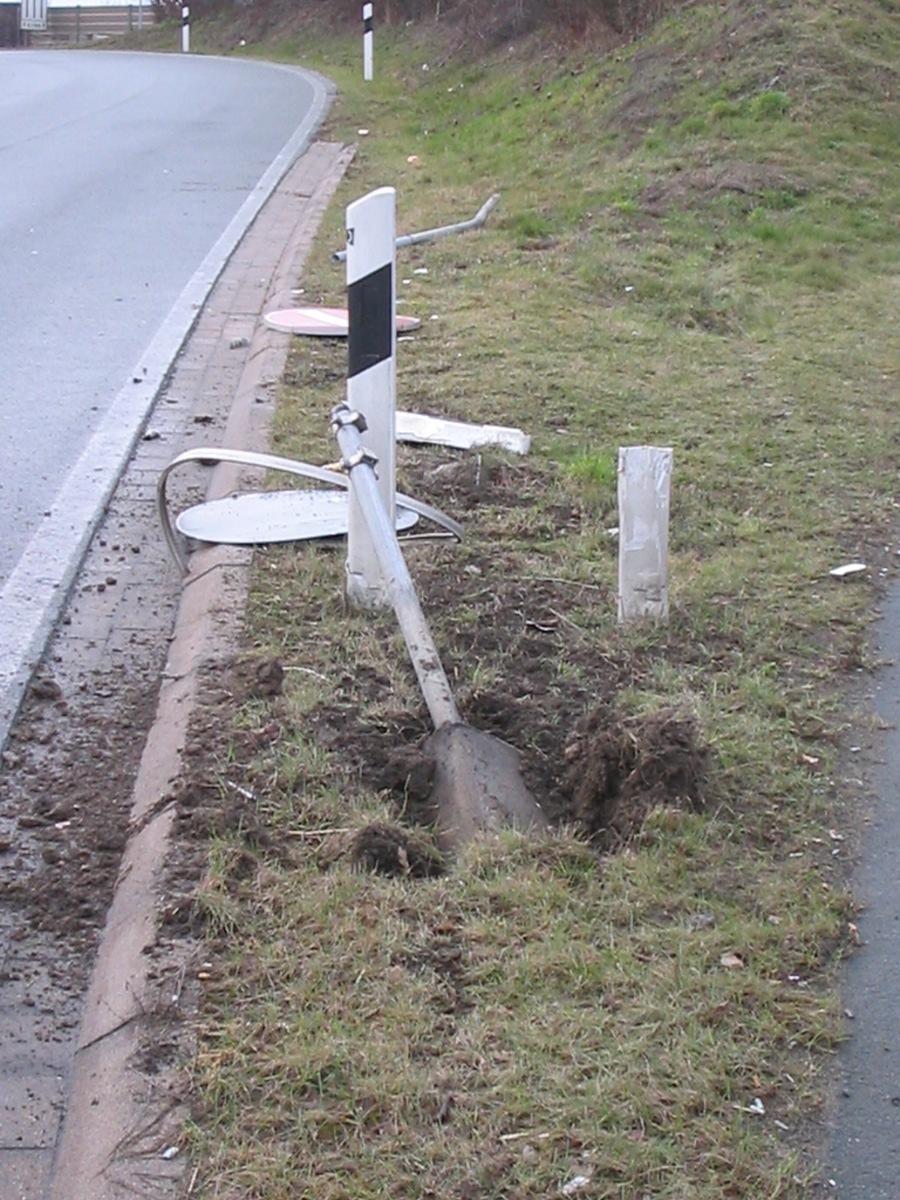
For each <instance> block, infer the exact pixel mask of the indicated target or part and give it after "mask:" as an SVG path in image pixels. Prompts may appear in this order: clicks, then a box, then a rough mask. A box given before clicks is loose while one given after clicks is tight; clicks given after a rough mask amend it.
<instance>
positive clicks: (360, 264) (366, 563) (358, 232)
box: [347, 187, 397, 608]
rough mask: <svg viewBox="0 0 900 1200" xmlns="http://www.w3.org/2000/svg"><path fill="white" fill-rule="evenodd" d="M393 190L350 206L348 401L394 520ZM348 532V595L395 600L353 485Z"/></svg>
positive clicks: (383, 602) (378, 603)
mask: <svg viewBox="0 0 900 1200" xmlns="http://www.w3.org/2000/svg"><path fill="white" fill-rule="evenodd" d="M395 214H396V193H395V191H394V189H393V188H390V187H383V188H377V189H376V190H375V191H374V192H369V194H368V195H367V196H363V197H362V199H360V200H355V201H354V202H353V203H352V204H351V205H349V206H348V208H347V308H348V316H349V331H348V338H347V347H348V349H347V403H348V405H349V406H350V408H351V409H352V410H353V411H355V412H359V413H361V414H362V415H363V417H365V423H366V433H365V437H364V439H363V441H364V443H365V447H366V450H367V451H370V452H371V453H372V454H373V455H374V457H375V458H376V460H377V465H376V471H377V474H378V490H379V493H380V495H381V498H382V500H383V502H384V506H385V511H386V512H387V513H388V515H389V517H390V520H391V521H392V522H394V524H396V511H397V506H396V459H397V454H396V446H397V422H396V413H395V410H396V390H397V370H396V363H395V357H394V356H395V354H396V346H397V338H396V316H395V307H396V305H395V295H396V286H395V269H394V262H395V258H396V247H395V226H396V215H395ZM349 506H350V511H349V525H348V531H347V599H348V600H349V601H350V603H351V604H356V605H358V606H362V607H367V608H384V607H387V605H388V604H389V603H390V600H389V597H388V594H387V592H386V590H385V588H384V585H383V582H382V575H381V568H380V567H379V565H378V557H377V555H376V553H375V550H374V548H373V547H372V544H371V539H370V537H369V534H368V532H367V526H366V521H365V519H364V517H363V515H362V512H361V510H360V508H359V501H358V499H357V497H356V496H355V495H354V490H353V486H352V478H351V487H350V497H349Z"/></svg>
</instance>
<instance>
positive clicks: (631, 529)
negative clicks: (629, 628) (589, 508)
mask: <svg viewBox="0 0 900 1200" xmlns="http://www.w3.org/2000/svg"><path fill="white" fill-rule="evenodd" d="M671 483H672V451H671V450H669V449H664V448H661V447H659V446H623V447H620V448H619V620H620V621H621V622H625V621H637V620H641V619H642V618H646V617H650V618H651V619H654V620H659V621H667V620H668V619H669V493H670V491H671Z"/></svg>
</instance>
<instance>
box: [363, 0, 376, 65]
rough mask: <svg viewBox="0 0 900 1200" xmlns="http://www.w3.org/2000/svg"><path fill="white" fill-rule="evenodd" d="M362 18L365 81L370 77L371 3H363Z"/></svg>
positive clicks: (372, 36) (372, 35)
mask: <svg viewBox="0 0 900 1200" xmlns="http://www.w3.org/2000/svg"><path fill="white" fill-rule="evenodd" d="M362 18H363V79H365V80H366V82H369V81H371V79H372V41H373V38H374V34H373V32H372V5H371V4H364V5H363V10H362Z"/></svg>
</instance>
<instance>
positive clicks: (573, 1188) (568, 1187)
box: [560, 1175, 591, 1196]
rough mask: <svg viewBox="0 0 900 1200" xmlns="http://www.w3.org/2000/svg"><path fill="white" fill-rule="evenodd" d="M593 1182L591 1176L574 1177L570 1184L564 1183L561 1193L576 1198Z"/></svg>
mask: <svg viewBox="0 0 900 1200" xmlns="http://www.w3.org/2000/svg"><path fill="white" fill-rule="evenodd" d="M590 1182H591V1177H590V1175H573V1176H572V1178H571V1179H570V1180H569V1182H568V1183H564V1184H563V1186H562V1187H561V1188H560V1191H561V1192H562V1194H563V1195H564V1196H574V1195H575V1194H576V1193H577V1192H581V1191H583V1190H584V1189H585V1188H586V1187H587V1186H588V1184H589V1183H590Z"/></svg>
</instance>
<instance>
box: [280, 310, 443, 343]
mask: <svg viewBox="0 0 900 1200" xmlns="http://www.w3.org/2000/svg"><path fill="white" fill-rule="evenodd" d="M263 320H264V321H265V323H266V324H267V325H268V326H269V328H270V329H277V330H278V332H279V333H299V334H301V335H302V336H303V337H346V336H347V333H348V330H349V328H350V322H349V317H348V315H347V309H346V308H323V307H321V306H320V305H314V306H311V307H309V308H280V309H277V310H276V311H275V312H270V313H266V314H265V316H264V317H263ZM421 324H422V322H421V321H420V320H419V318H418V317H401V316H398V317H397V332H398V333H408V332H409V330H411V329H418V328H419V326H420V325H421Z"/></svg>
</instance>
